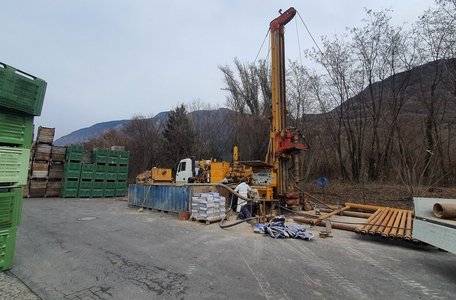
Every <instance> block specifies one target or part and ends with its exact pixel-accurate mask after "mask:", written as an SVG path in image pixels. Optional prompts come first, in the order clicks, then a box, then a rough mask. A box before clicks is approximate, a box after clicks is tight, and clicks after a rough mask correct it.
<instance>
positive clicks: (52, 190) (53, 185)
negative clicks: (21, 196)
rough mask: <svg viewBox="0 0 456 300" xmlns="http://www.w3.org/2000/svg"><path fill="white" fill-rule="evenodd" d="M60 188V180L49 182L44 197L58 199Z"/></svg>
mask: <svg viewBox="0 0 456 300" xmlns="http://www.w3.org/2000/svg"><path fill="white" fill-rule="evenodd" d="M61 188H62V181H61V180H49V181H48V182H47V187H46V197H59V196H60V189H61Z"/></svg>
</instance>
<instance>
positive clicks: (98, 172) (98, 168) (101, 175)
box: [93, 164, 106, 180]
mask: <svg viewBox="0 0 456 300" xmlns="http://www.w3.org/2000/svg"><path fill="white" fill-rule="evenodd" d="M94 170H95V171H94V174H93V179H95V180H105V179H106V165H103V164H95V165H94Z"/></svg>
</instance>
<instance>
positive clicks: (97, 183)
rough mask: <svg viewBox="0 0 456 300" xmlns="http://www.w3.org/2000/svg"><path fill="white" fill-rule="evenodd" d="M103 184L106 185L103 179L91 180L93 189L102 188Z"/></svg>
mask: <svg viewBox="0 0 456 300" xmlns="http://www.w3.org/2000/svg"><path fill="white" fill-rule="evenodd" d="M105 186H106V182H105V181H93V182H92V188H93V189H98V190H104V188H105Z"/></svg>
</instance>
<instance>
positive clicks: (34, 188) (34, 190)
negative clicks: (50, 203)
mask: <svg viewBox="0 0 456 300" xmlns="http://www.w3.org/2000/svg"><path fill="white" fill-rule="evenodd" d="M47 182H48V181H47V180H43V179H31V180H30V188H29V194H30V197H32V198H42V197H44V196H46V186H47Z"/></svg>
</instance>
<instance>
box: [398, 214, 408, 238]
mask: <svg viewBox="0 0 456 300" xmlns="http://www.w3.org/2000/svg"><path fill="white" fill-rule="evenodd" d="M406 221H407V211H406V210H404V211H402V217H401V223H400V224H399V230H398V232H397V239H398V240H402V239H403V238H404V232H405V222H406Z"/></svg>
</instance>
